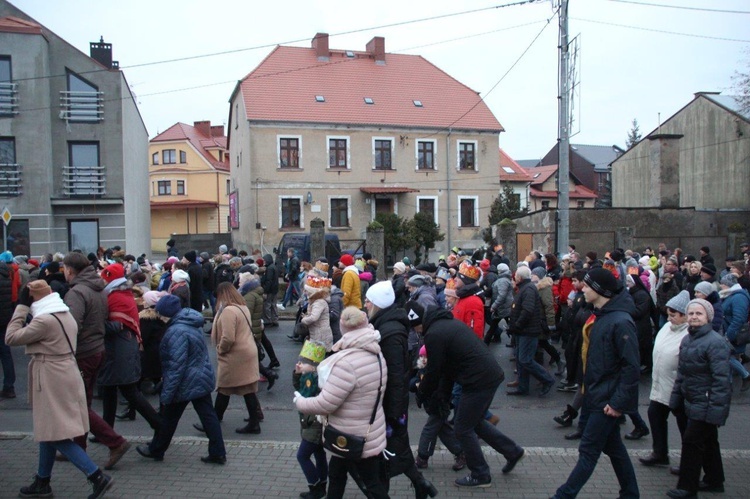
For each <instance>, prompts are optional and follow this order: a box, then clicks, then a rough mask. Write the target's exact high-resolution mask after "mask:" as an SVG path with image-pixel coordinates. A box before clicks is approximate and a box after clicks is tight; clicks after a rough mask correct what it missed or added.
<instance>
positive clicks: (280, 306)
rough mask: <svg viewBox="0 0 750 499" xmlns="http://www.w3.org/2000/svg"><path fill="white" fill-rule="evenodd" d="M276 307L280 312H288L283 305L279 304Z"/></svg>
mask: <svg viewBox="0 0 750 499" xmlns="http://www.w3.org/2000/svg"><path fill="white" fill-rule="evenodd" d="M276 306H277V307H278V308H279V310H286V307H285V306H284V305H282V304H281V303H279V304H277V305H276Z"/></svg>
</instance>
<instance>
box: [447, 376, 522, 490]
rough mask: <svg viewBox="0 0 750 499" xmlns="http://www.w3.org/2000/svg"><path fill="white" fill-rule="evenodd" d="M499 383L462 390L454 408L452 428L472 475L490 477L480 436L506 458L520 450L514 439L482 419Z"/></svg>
mask: <svg viewBox="0 0 750 499" xmlns="http://www.w3.org/2000/svg"><path fill="white" fill-rule="evenodd" d="M498 386H499V385H495V386H492V387H490V388H488V389H485V390H482V391H477V392H473V391H472V392H469V391H464V392H463V394H462V395H461V402H460V403H459V404H458V407H457V408H456V419H455V425H454V432H455V434H456V439H457V440H458V441H459V443H460V444H461V449H462V450H463V451H464V455H465V456H466V466H468V467H469V469H470V470H471V476H473V477H475V478H489V477H490V466H489V464H487V460H486V459H485V458H484V454H483V453H482V447H481V446H480V445H479V439H480V438H481V439H482V440H484V441H485V442H487V444H488V445H489V446H490V447H492V448H493V449H495V450H496V451H497V452H499V453H500V454H502V455H503V456H505V459H513V458H515V457H517V456H518V453H519V452H522V451H523V449H522V448H521V447H520V446H519V445H518V444H517V443H515V442H514V441H513V440H511V439H510V438H508V437H506V436H505V435H503V434H502V433H501V432H500V430H498V429H497V428H495V427H494V426H492V425H491V424H490V423H489V422H487V420H485V419H484V413H485V412H486V411H487V408H488V407H489V406H490V403H491V402H492V398H493V397H494V396H495V391H496V390H497V387H498Z"/></svg>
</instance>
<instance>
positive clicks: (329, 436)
mask: <svg viewBox="0 0 750 499" xmlns="http://www.w3.org/2000/svg"><path fill="white" fill-rule="evenodd" d="M377 357H378V368H379V369H380V384H379V386H378V396H377V398H376V399H375V406H373V408H372V415H371V416H370V424H369V426H368V427H367V433H365V436H364V437H360V436H358V435H350V434H349V433H344V432H343V431H341V430H338V429H336V428H334V427H333V426H331V425H330V424H328V418H326V424H325V427H324V429H323V447H325V448H326V449H327V450H329V451H331V452H332V453H333V454H335V455H336V456H338V457H343V458H345V459H349V460H352V461H358V460H360V459H362V453H363V452H364V450H365V442H367V437H368V436H369V435H370V428H372V423H373V422H374V421H375V415H376V413H377V411H378V405H380V396H381V393H382V391H383V364H382V363H381V361H380V355H378V356H377Z"/></svg>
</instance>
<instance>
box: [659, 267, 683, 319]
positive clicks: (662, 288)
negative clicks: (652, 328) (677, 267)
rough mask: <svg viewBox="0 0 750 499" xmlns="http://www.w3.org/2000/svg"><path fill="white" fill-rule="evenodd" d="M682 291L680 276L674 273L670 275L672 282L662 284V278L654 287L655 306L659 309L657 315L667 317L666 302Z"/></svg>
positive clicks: (678, 273)
mask: <svg viewBox="0 0 750 499" xmlns="http://www.w3.org/2000/svg"><path fill="white" fill-rule="evenodd" d="M681 290H682V274H681V273H680V272H675V273H674V274H672V280H671V281H669V282H664V276H662V279H661V280H660V281H659V285H658V286H657V287H656V306H657V307H659V313H660V314H662V315H667V302H668V301H669V300H671V299H672V298H673V297H675V296H677V294H678V293H679V292H680V291H681Z"/></svg>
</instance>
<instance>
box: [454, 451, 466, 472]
mask: <svg viewBox="0 0 750 499" xmlns="http://www.w3.org/2000/svg"><path fill="white" fill-rule="evenodd" d="M451 468H453V471H461V470H462V469H464V468H466V455H465V454H464V453H463V452H462V453H460V454H456V455H455V456H453V466H451Z"/></svg>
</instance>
